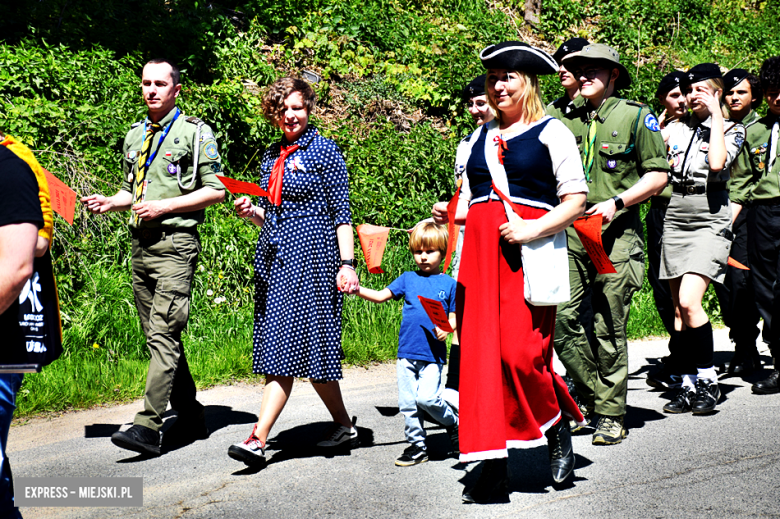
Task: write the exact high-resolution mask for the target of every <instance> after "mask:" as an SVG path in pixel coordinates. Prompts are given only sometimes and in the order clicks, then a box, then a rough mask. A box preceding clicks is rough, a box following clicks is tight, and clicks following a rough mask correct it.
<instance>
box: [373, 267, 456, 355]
mask: <svg viewBox="0 0 780 519" xmlns="http://www.w3.org/2000/svg"><path fill="white" fill-rule="evenodd" d="M456 286H457V283H456V282H455V280H454V279H452V278H451V277H450V276H448V275H447V274H424V273H422V272H404V273H403V274H401V276H400V277H399V278H398V279H396V280H395V281H393V282H392V283H390V286H388V287H387V288H388V289H389V290H390V292H392V293H393V297H395V299H401V298H403V299H404V309H403V314H402V317H403V320H402V321H401V331H400V333H399V334H398V358H399V359H411V360H423V361H426V362H435V363H437V364H444V363H446V362H447V345H446V344H445V343H444V341H440V340H438V339H436V335H434V333H433V328H434V324H433V323H432V322H431V319H430V317H428V314H427V313H425V309H424V308H423V305H422V303H421V302H420V300H419V299H418V298H417V296H423V297H427V298H429V299H434V300H436V301H441V304H442V305H443V306H444V311H445V312H447V314H449V313H450V312H454V311H455V287H456Z"/></svg>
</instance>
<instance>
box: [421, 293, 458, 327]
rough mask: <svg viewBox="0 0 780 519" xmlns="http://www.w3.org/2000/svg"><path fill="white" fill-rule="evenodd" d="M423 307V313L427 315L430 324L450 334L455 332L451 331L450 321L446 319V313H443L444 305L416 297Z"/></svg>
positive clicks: (433, 300)
mask: <svg viewBox="0 0 780 519" xmlns="http://www.w3.org/2000/svg"><path fill="white" fill-rule="evenodd" d="M417 298H418V299H419V300H420V302H421V303H422V305H423V309H424V310H425V313H426V314H428V317H429V318H430V320H431V322H432V323H433V324H435V325H436V326H438V327H439V328H441V329H442V330H443V331H445V332H449V333H452V332H454V331H455V330H453V329H452V325H451V324H450V320H449V319H448V318H447V312H445V311H444V305H443V304H442V303H441V301H436V300H435V299H428V298H427V297H423V296H417Z"/></svg>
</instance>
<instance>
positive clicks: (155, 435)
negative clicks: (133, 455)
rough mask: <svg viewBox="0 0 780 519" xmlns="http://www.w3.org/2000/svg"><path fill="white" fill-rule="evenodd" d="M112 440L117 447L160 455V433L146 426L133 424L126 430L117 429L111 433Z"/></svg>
mask: <svg viewBox="0 0 780 519" xmlns="http://www.w3.org/2000/svg"><path fill="white" fill-rule="evenodd" d="M111 441H112V442H113V444H114V445H116V446H117V447H121V448H123V449H127V450H129V451H133V452H139V453H141V454H146V455H147V456H159V455H160V433H159V432H157V431H155V430H153V429H150V428H148V427H144V426H143V425H133V426H132V427H130V428H129V429H128V430H126V431H117V432H115V433H114V434H112V435H111Z"/></svg>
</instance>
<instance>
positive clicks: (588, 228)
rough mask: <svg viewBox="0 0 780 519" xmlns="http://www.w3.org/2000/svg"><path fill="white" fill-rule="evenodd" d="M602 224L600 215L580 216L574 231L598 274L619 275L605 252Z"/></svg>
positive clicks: (575, 223) (575, 222)
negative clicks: (602, 241) (602, 239)
mask: <svg viewBox="0 0 780 519" xmlns="http://www.w3.org/2000/svg"><path fill="white" fill-rule="evenodd" d="M601 222H602V217H601V215H600V214H595V215H585V216H580V217H579V218H577V219H576V220H575V221H574V230H575V231H577V236H579V237H580V241H581V242H582V246H583V247H585V250H586V251H587V252H588V256H590V260H591V261H592V262H593V265H594V266H595V267H596V272H598V273H599V274H617V270H615V267H614V265H612V262H611V261H610V260H609V256H607V253H606V252H605V251H604V245H603V244H602V243H601Z"/></svg>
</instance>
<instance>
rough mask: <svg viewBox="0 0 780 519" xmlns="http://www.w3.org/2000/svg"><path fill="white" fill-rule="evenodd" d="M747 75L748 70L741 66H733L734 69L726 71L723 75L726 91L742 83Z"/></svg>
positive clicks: (748, 73)
mask: <svg viewBox="0 0 780 519" xmlns="http://www.w3.org/2000/svg"><path fill="white" fill-rule="evenodd" d="M749 75H750V72H748V71H747V70H745V69H743V68H735V69H734V70H729V71H728V72H726V73H725V74H724V75H723V85H724V88H725V89H726V92H728V91H729V90H732V89H733V88H734V87H735V86H737V85H739V84H740V83H742V82H743V81H744V80H746V79H747V77H748V76H749Z"/></svg>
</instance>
